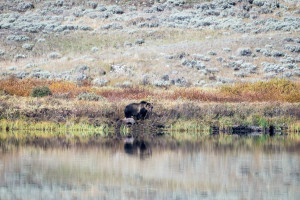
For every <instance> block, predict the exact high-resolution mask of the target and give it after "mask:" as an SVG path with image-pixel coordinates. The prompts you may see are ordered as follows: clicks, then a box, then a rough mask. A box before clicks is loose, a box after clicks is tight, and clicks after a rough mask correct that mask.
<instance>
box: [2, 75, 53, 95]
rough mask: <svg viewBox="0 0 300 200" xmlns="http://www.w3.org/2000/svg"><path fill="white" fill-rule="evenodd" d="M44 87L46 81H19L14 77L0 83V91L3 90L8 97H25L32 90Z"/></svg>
mask: <svg viewBox="0 0 300 200" xmlns="http://www.w3.org/2000/svg"><path fill="white" fill-rule="evenodd" d="M46 85H48V83H47V82H46V81H41V80H35V79H24V80H20V79H17V78H15V77H10V78H9V79H6V80H1V81H0V90H4V91H5V92H6V93H8V94H10V95H17V96H25V97H27V96H29V95H30V93H31V91H32V89H33V88H35V87H37V86H46Z"/></svg>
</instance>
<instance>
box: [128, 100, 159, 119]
mask: <svg viewBox="0 0 300 200" xmlns="http://www.w3.org/2000/svg"><path fill="white" fill-rule="evenodd" d="M152 109H153V106H152V104H151V103H148V102H146V101H141V102H140V103H131V104H128V105H127V106H126V107H125V110H124V113H125V117H126V118H130V117H133V118H134V119H135V120H140V119H141V120H144V119H146V118H148V117H149V114H150V113H151V112H152Z"/></svg>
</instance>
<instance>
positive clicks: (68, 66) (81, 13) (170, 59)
mask: <svg viewBox="0 0 300 200" xmlns="http://www.w3.org/2000/svg"><path fill="white" fill-rule="evenodd" d="M299 8H300V3H299V2H298V1H293V0H289V1H288V0H285V1H264V0H248V1H245V0H244V1H242V0H214V1H193V0H192V1H188V0H169V1H155V2H153V1H126V2H123V1H118V2H110V1H103V0H102V1H96V0H94V1H72V0H65V1H63V0H57V1H43V0H35V1H33V0H32V1H25V0H13V1H0V13H1V14H0V66H1V67H0V75H1V78H8V77H10V76H11V75H14V76H16V77H17V78H20V79H24V78H36V79H51V80H52V79H55V80H69V81H74V82H82V81H88V82H91V83H92V84H93V85H98V86H104V85H111V86H130V85H140V84H142V85H148V84H149V85H155V86H169V85H176V86H180V87H185V86H197V87H198V86H201V87H209V86H213V87H214V86H219V85H223V84H226V83H234V82H240V81H242V82H244V81H246V82H253V81H258V80H268V79H270V78H285V79H290V80H293V81H299V80H300V79H299V77H300V68H299V62H300V56H299V52H300V37H299V31H300V9H299Z"/></svg>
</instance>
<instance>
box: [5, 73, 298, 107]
mask: <svg viewBox="0 0 300 200" xmlns="http://www.w3.org/2000/svg"><path fill="white" fill-rule="evenodd" d="M37 86H48V87H49V88H50V90H51V92H52V94H53V95H60V94H68V95H67V96H68V97H70V98H75V97H76V96H77V95H78V94H80V93H83V92H90V93H95V94H97V95H101V96H103V97H105V98H106V99H107V100H108V101H121V100H126V99H135V100H147V99H152V100H172V101H174V100H178V99H182V100H186V101H189V100H191V101H205V102H277V101H279V102H291V103H293V102H300V83H296V82H292V81H289V80H284V79H273V80H270V81H267V82H263V81H259V82H255V83H238V84H235V85H228V86H223V87H221V88H218V89H210V90H204V89H202V88H193V87H192V88H177V87H170V88H167V89H163V88H155V87H145V86H134V87H129V88H114V87H92V85H91V84H90V83H89V82H82V83H80V84H76V83H73V82H67V81H45V80H35V79H24V80H19V79H16V78H13V77H12V78H10V79H7V80H0V90H2V91H4V92H5V93H7V94H10V95H16V96H24V97H27V96H29V95H30V94H31V91H32V89H33V88H35V87H37Z"/></svg>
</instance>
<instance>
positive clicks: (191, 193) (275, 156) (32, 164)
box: [0, 136, 300, 200]
mask: <svg viewBox="0 0 300 200" xmlns="http://www.w3.org/2000/svg"><path fill="white" fill-rule="evenodd" d="M216 137H218V136H216ZM272 140H274V139H272V138H269V139H267V142H265V143H266V144H264V143H260V144H259V145H257V144H256V143H255V142H253V139H251V138H250V139H249V138H248V139H246V140H244V139H240V138H236V139H234V140H232V139H231V140H229V142H228V141H225V142H222V141H223V140H220V139H219V138H217V139H216V138H215V139H214V140H211V139H208V140H202V141H201V142H199V143H198V142H197V141H193V142H187V143H185V142H181V143H180V142H176V141H175V142H174V141H172V142H170V141H161V142H159V143H156V144H152V143H151V142H149V141H148V142H139V143H138V144H136V145H135V144H134V145H132V144H125V143H124V142H123V141H121V142H117V141H115V142H114V144H113V145H93V146H90V147H89V146H84V147H83V146H77V147H71V148H62V147H55V148H42V147H34V146H9V147H2V151H0V199H1V200H6V199H7V200H9V199H24V200H27V199H28V200H35V199H53V200H54V199H55V200H56V199H149V200H150V199H151V200H152V199H176V200H180V199H300V154H299V149H300V146H299V144H297V143H296V144H295V143H293V144H292V145H289V142H288V141H286V140H285V139H283V140H280V141H272ZM223 143H225V144H223ZM236 143H238V144H239V145H235V144H236ZM283 143H284V144H283Z"/></svg>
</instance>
